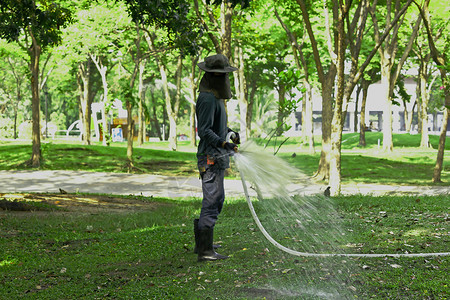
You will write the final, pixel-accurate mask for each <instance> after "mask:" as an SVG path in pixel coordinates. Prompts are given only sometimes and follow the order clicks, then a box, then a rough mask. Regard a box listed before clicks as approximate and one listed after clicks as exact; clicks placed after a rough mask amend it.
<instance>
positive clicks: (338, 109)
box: [329, 7, 346, 196]
mask: <svg viewBox="0 0 450 300" xmlns="http://www.w3.org/2000/svg"><path fill="white" fill-rule="evenodd" d="M344 10H345V8H344V7H340V8H339V17H338V20H337V24H336V26H337V28H336V29H337V33H338V36H337V38H338V47H337V49H338V53H337V63H338V65H337V93H336V100H335V103H334V114H333V119H332V123H331V153H330V183H329V184H330V187H331V190H330V191H331V195H332V196H337V195H339V194H340V193H341V144H342V130H343V124H344V122H343V120H342V119H343V114H342V112H343V106H344V88H345V82H344V80H345V78H344V77H345V74H344V62H345V49H346V43H345V29H344V25H345V24H344V15H345V11H344Z"/></svg>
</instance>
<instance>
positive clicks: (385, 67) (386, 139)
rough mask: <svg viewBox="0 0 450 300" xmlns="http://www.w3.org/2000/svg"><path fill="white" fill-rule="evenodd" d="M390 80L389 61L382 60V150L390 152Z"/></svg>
mask: <svg viewBox="0 0 450 300" xmlns="http://www.w3.org/2000/svg"><path fill="white" fill-rule="evenodd" d="M390 81H391V67H390V66H389V62H388V61H386V60H384V61H383V60H382V63H381V88H382V89H383V93H384V97H383V100H382V101H384V108H383V125H382V130H383V150H385V151H388V152H392V151H393V149H394V144H393V142H392V100H391V97H390V93H389V89H390V87H389V82H390Z"/></svg>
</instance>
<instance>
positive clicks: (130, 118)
mask: <svg viewBox="0 0 450 300" xmlns="http://www.w3.org/2000/svg"><path fill="white" fill-rule="evenodd" d="M125 103H126V104H125V106H126V108H127V131H128V136H127V159H128V163H129V165H128V172H130V171H131V170H132V168H133V137H134V120H133V113H132V109H133V107H132V105H131V101H130V100H128V99H127V100H126V102H125Z"/></svg>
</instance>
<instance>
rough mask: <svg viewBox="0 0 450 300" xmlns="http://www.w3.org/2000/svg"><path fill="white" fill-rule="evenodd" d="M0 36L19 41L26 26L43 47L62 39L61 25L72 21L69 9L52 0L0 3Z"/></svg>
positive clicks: (24, 33)
mask: <svg viewBox="0 0 450 300" xmlns="http://www.w3.org/2000/svg"><path fill="white" fill-rule="evenodd" d="M0 12H1V13H0V37H1V38H4V39H6V40H8V41H19V40H21V36H22V35H28V30H30V31H31V32H32V33H33V36H34V37H35V38H36V39H37V40H38V42H39V44H40V45H41V46H42V47H46V46H48V45H55V44H58V43H59V42H60V41H61V36H60V29H61V28H63V27H65V26H67V24H68V23H70V22H71V21H72V16H71V12H70V10H68V9H66V8H64V7H61V6H60V5H58V4H57V3H55V2H51V1H44V0H43V1H20V2H17V1H14V0H5V1H2V2H1V3H0Z"/></svg>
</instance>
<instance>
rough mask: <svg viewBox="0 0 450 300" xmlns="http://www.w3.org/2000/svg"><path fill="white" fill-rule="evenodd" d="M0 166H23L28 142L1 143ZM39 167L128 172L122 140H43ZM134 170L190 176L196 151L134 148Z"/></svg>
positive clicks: (26, 155) (21, 168)
mask: <svg viewBox="0 0 450 300" xmlns="http://www.w3.org/2000/svg"><path fill="white" fill-rule="evenodd" d="M0 149H1V150H0V169H2V170H26V169H29V167H28V166H27V165H26V164H25V162H26V161H27V160H28V159H29V158H30V157H31V146H30V145H29V144H17V143H11V144H10V143H7V144H3V145H1V144H0ZM41 151H42V155H43V157H44V160H43V161H42V164H41V166H40V169H41V170H77V171H78V170H82V171H93V172H119V173H120V172H127V171H128V165H127V149H126V146H125V145H124V144H120V145H117V146H111V147H104V146H101V145H88V146H87V145H79V144H60V143H43V144H42V148H41ZM133 154H134V165H135V169H134V172H136V173H152V174H160V175H182V176H193V175H194V174H195V173H196V172H197V171H196V170H197V169H196V168H197V167H196V157H195V153H192V152H179V151H177V152H175V151H166V150H155V149H148V148H139V147H136V148H134V151H133Z"/></svg>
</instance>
